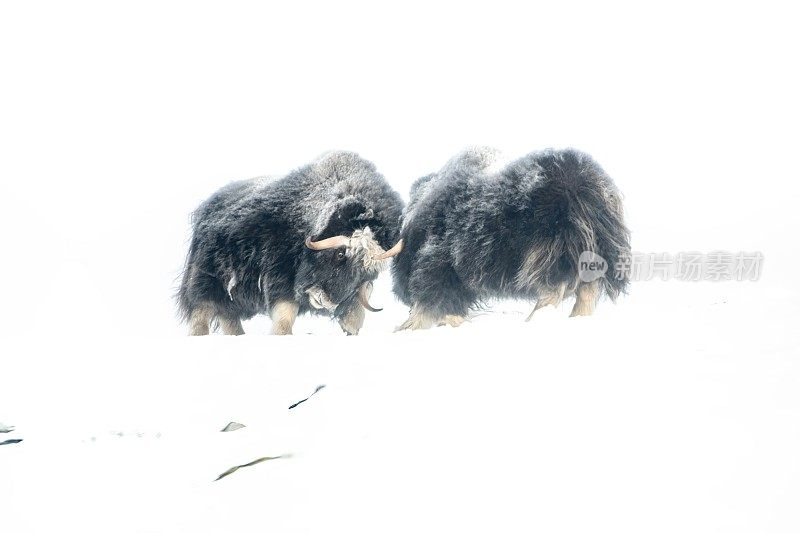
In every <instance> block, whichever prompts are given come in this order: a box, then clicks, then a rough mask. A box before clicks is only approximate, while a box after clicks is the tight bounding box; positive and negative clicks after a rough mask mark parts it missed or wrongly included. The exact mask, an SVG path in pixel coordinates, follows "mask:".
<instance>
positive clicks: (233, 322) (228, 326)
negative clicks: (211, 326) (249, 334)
mask: <svg viewBox="0 0 800 533" xmlns="http://www.w3.org/2000/svg"><path fill="white" fill-rule="evenodd" d="M218 320H219V327H220V328H222V333H224V334H225V335H244V328H243V327H242V321H241V320H239V319H238V318H227V317H223V316H220V317H219V318H218Z"/></svg>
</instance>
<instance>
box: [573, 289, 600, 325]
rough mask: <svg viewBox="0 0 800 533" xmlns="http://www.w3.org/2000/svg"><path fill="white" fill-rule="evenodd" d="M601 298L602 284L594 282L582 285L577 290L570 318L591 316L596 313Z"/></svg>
mask: <svg viewBox="0 0 800 533" xmlns="http://www.w3.org/2000/svg"><path fill="white" fill-rule="evenodd" d="M599 296H600V282H599V281H598V280H594V281H592V282H589V283H581V284H580V285H578V288H577V289H576V290H575V305H574V306H573V307H572V313H570V315H569V316H571V317H573V316H589V315H591V314H592V313H593V312H594V306H595V305H596V304H597V299H598V298H599Z"/></svg>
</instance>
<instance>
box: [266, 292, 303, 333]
mask: <svg viewBox="0 0 800 533" xmlns="http://www.w3.org/2000/svg"><path fill="white" fill-rule="evenodd" d="M299 310H300V304H298V303H297V302H295V301H294V300H280V301H278V302H275V304H274V305H273V306H272V309H270V312H269V316H270V318H272V334H273V335H291V334H292V327H293V326H294V319H295V318H297V312H298V311H299Z"/></svg>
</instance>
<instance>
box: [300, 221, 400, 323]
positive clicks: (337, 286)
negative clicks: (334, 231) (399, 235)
mask: <svg viewBox="0 0 800 533" xmlns="http://www.w3.org/2000/svg"><path fill="white" fill-rule="evenodd" d="M305 244H306V248H308V250H307V253H306V254H305V258H304V260H303V261H302V263H301V265H300V268H299V270H298V280H297V281H298V283H297V286H298V292H299V293H301V294H299V295H298V296H300V297H301V298H305V299H307V301H308V304H309V305H310V306H311V307H312V308H314V309H317V310H319V311H327V312H329V313H331V314H334V315H338V312H337V311H338V309H339V307H340V305H341V304H343V303H344V302H348V303H349V302H353V301H354V299H357V301H358V302H359V303H360V304H361V305H363V306H364V308H366V309H367V310H368V311H380V309H375V308H373V307H372V306H371V305H370V304H369V301H368V298H369V294H370V292H371V290H372V282H373V281H374V280H375V278H377V277H378V274H379V273H380V272H381V270H383V269H384V268H385V267H386V263H387V261H386V260H387V259H389V258H390V257H392V256H394V255H397V254H398V253H400V250H401V249H402V246H403V243H402V240H401V241H400V242H398V243H397V244H396V245H395V246H394V247H392V249H390V250H388V251H387V250H384V249H383V248H382V247H381V246H380V245H379V244H378V242H377V241H376V240H375V237H374V236H373V234H372V230H371V229H370V228H369V227H368V226H367V227H364V228H362V229H356V230H354V231H353V232H352V233H351V234H350V235H337V236H335V237H328V238H326V239H321V240H318V241H314V240H312V239H311V237H309V238H307V239H306V242H305Z"/></svg>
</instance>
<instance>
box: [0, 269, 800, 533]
mask: <svg viewBox="0 0 800 533" xmlns="http://www.w3.org/2000/svg"><path fill="white" fill-rule="evenodd" d="M383 281H384V282H385V281H386V280H385V279H384V280H383ZM385 289H386V287H385V283H384V286H383V290H384V291H385ZM762 289H763V288H762V287H760V286H759V285H758V284H756V283H739V284H737V283H722V284H686V283H683V284H681V283H677V282H675V283H660V282H653V283H639V284H636V285H635V286H634V290H633V293H632V295H631V296H630V297H628V298H627V299H626V300H624V301H622V302H621V303H620V304H618V305H616V306H614V305H611V304H606V305H605V306H602V307H601V308H600V311H599V312H598V314H597V315H596V316H594V317H591V318H581V319H568V318H567V316H566V315H567V313H568V307H564V308H562V309H560V310H545V311H544V312H543V313H542V314H541V315H540V316H537V317H535V319H534V321H533V322H531V323H529V324H525V323H523V322H522V319H523V318H524V316H525V311H526V310H527V307H526V306H524V305H516V304H511V303H506V304H504V305H500V306H496V307H493V308H491V309H490V310H489V311H488V312H487V313H485V314H482V315H479V316H477V317H476V318H475V319H474V320H473V321H472V322H471V323H469V324H466V325H465V326H463V327H462V328H460V329H459V330H454V329H452V328H449V327H446V328H438V329H435V330H431V331H427V332H413V333H401V334H391V333H387V332H386V330H387V328H388V326H389V325H390V324H391V323H393V322H394V323H396V321H398V320H399V319H400V318H402V313H403V309H402V306H394V307H393V310H389V309H387V311H386V312H385V314H386V315H387V316H385V317H383V316H381V318H380V319H378V318H377V316H370V317H369V319H371V320H370V322H369V327H368V330H367V331H366V332H365V334H364V335H363V336H359V337H344V336H342V335H341V334H340V333H339V332H337V331H336V329H335V328H334V327H332V326H331V325H330V324H328V323H327V322H325V321H324V320H322V319H319V318H306V319H301V320H300V321H299V323H298V332H297V334H296V335H295V336H293V337H287V338H279V337H271V336H266V335H264V334H263V333H264V332H263V330H265V329H266V327H267V324H266V321H264V322H261V321H258V320H256V321H252V322H250V323H249V324H246V329H247V330H248V335H246V336H243V337H238V338H230V337H223V336H219V335H217V336H211V337H205V338H183V337H177V336H172V337H163V338H131V339H129V340H120V339H119V338H113V337H109V338H106V339H103V338H100V339H96V340H86V339H82V340H69V341H63V342H62V341H59V340H57V339H47V338H39V339H35V340H34V341H33V342H28V343H25V344H22V343H20V345H18V346H16V348H15V349H14V350H15V351H14V356H13V357H11V358H4V359H3V360H2V362H0V376H2V387H0V422H4V423H5V424H7V425H13V426H16V430H15V431H13V432H12V433H8V434H5V435H3V436H4V437H8V438H10V437H17V438H23V439H24V440H23V442H21V443H18V444H13V445H7V446H3V447H0V472H2V477H0V502H2V513H0V520H2V524H3V530H4V531H15V532H17V531H56V530H61V531H64V530H70V531H71V530H79V531H84V532H93V531H98V532H100V531H137V532H140V531H241V532H244V531H265V530H269V531H321V530H328V531H365V532H366V531H415V530H426V531H442V530H470V531H486V530H498V531H530V530H545V531H599V530H603V531H605V530H609V531H617V532H619V531H631V532H634V531H665V532H667V531H669V532H673V531H697V532H709V531H726V532H733V531H775V532H777V531H787V532H788V531H797V529H798V528H800V515H798V513H797V506H796V504H797V501H798V498H800V454H798V452H797V450H798V449H800V362H799V361H798V359H797V349H798V345H799V344H798V337H797V333H796V328H795V327H794V326H795V324H796V323H797V319H798V318H800V316H799V315H800V308H799V307H798V304H797V302H796V301H785V302H777V303H776V301H775V300H773V301H772V305H770V306H769V307H767V306H764V305H762V303H763V301H764V300H763V294H762V292H761V291H762ZM690 296H691V297H690ZM374 299H375V300H376V302H379V301H380V299H381V296H380V295H376V297H375V298H374ZM387 303H388V302H387ZM388 307H390V306H388V305H387V308H388ZM384 326H386V327H384ZM312 331H313V332H314V333H315V334H314V335H309V334H308V333H311V332H312ZM323 384H324V385H326V387H325V388H324V389H322V390H320V391H319V392H318V393H317V394H316V395H314V396H313V397H311V398H310V399H309V400H308V401H307V402H304V403H302V404H300V405H298V406H297V407H296V408H294V409H291V410H289V409H288V407H289V406H290V405H292V404H293V403H295V402H297V401H299V400H301V399H303V398H305V397H307V396H308V395H309V394H311V393H312V392H313V391H314V390H315V389H316V388H317V386H319V385H323ZM231 421H236V422H240V423H243V424H245V425H246V427H245V428H243V429H240V430H238V431H235V432H225V433H224V432H221V431H220V430H221V429H222V428H223V427H224V426H225V425H226V424H227V423H228V422H231ZM279 455H287V456H288V457H284V458H281V459H278V460H274V461H267V462H262V463H260V464H257V465H254V466H251V467H248V468H244V469H240V470H239V471H237V472H234V473H233V474H231V475H230V476H228V477H225V478H223V479H221V480H219V481H214V480H215V479H216V478H217V476H218V475H219V474H221V473H223V472H224V471H226V470H227V469H229V468H230V467H233V466H235V465H240V464H244V463H247V462H250V461H252V460H255V459H257V458H260V457H264V456H279Z"/></svg>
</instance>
